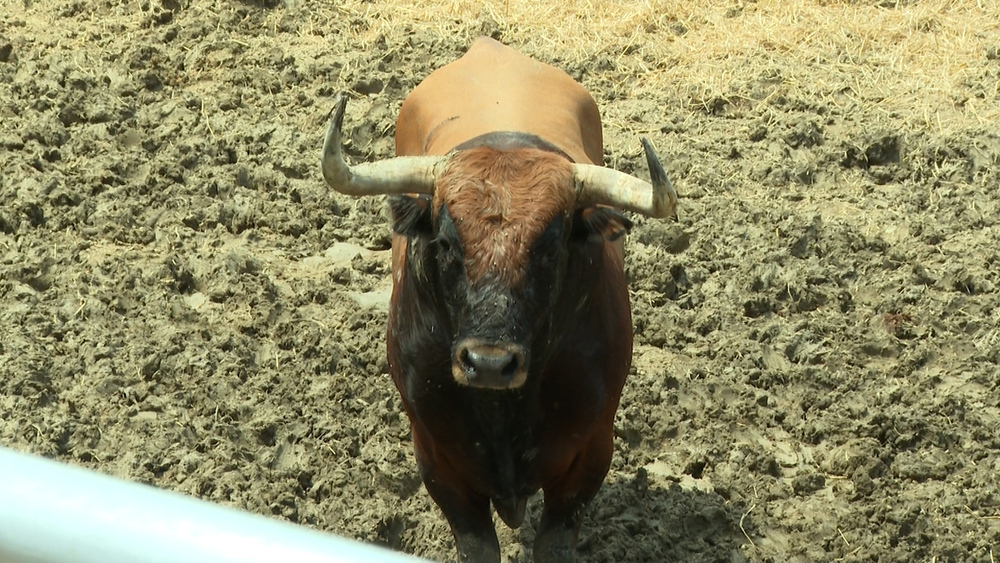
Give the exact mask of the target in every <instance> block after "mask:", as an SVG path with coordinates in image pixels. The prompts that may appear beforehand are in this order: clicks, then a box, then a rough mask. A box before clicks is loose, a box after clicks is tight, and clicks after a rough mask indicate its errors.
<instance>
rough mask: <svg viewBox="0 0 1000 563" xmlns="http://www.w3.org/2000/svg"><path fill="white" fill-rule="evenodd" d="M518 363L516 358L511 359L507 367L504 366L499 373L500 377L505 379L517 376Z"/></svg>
mask: <svg viewBox="0 0 1000 563" xmlns="http://www.w3.org/2000/svg"><path fill="white" fill-rule="evenodd" d="M519 363H520V362H518V361H517V356H513V357H511V359H510V361H509V362H507V365H505V366H504V367H503V369H502V370H501V371H500V375H502V376H504V377H505V378H507V379H510V378H512V377H514V376H515V375H517V369H518V367H519V366H518V364H519Z"/></svg>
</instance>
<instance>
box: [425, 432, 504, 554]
mask: <svg viewBox="0 0 1000 563" xmlns="http://www.w3.org/2000/svg"><path fill="white" fill-rule="evenodd" d="M416 457H417V467H418V468H419V469H420V476H421V478H422V479H423V481H424V486H425V487H426V488H427V492H428V493H430V495H431V498H432V499H434V502H435V503H436V504H437V505H438V507H440V508H441V512H443V513H444V517H445V518H446V519H447V520H448V524H449V525H450V526H451V533H452V534H453V535H454V536H455V547H456V548H457V549H458V558H459V560H460V561H467V562H470V563H499V561H500V542H499V541H498V540H497V532H496V528H494V527H493V514H492V513H491V512H490V499H489V497H487V496H484V495H481V494H477V493H476V492H475V491H473V490H471V489H469V488H468V487H467V486H465V485H464V483H463V481H462V480H461V479H460V478H459V477H458V476H457V475H456V474H455V473H454V472H453V471H452V470H451V468H450V466H448V464H447V463H434V462H433V461H431V460H429V459H427V458H426V457H425V456H422V455H421V454H420V451H419V448H418V450H417V456H416Z"/></svg>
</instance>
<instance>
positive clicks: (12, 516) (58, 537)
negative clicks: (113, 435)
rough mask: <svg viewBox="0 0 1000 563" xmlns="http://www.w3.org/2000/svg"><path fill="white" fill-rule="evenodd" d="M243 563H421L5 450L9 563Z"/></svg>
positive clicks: (0, 540)
mask: <svg viewBox="0 0 1000 563" xmlns="http://www.w3.org/2000/svg"><path fill="white" fill-rule="evenodd" d="M237 561H239V562H245V563H255V562H261V563H263V562H268V563H275V562H285V561H287V562H296V563H300V562H301V563H307V562H316V563H319V562H334V561H344V562H347V561H364V562H373V563H396V562H405V561H410V562H412V561H417V559H415V558H412V557H410V556H407V555H404V554H401V553H397V552H393V551H389V550H387V549H383V548H380V547H377V546H373V545H368V544H363V543H360V542H356V541H353V540H348V539H345V538H340V537H337V536H333V535H329V534H324V533H321V532H317V531H315V530H311V529H308V528H305V527H302V526H296V525H294V524H291V523H288V522H282V521H279V520H274V519H271V518H265V517H263V516H258V515H254V514H250V513H248V512H242V511H239V510H234V509H231V508H226V507H223V506H220V505H217V504H213V503H210V502H206V501H202V500H198V499H196V498H193V497H188V496H184V495H181V494H177V493H172V492H168V491H163V490H160V489H157V488H154V487H150V486H147V485H142V484H138V483H132V482H129V481H123V480H121V479H116V478H114V477H109V476H106V475H102V474H100V473H96V472H93V471H90V470H87V469H83V468H80V467H73V466H69V465H65V464H62V463H57V462H55V461H51V460H48V459H45V458H41V457H38V456H33V455H27V454H23V453H18V452H15V451H13V450H9V449H5V448H0V562H3V563H90V562H93V563H115V562H122V563H175V562H176V563H201V562H204V563H227V562H237Z"/></svg>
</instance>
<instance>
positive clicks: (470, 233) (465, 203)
mask: <svg viewBox="0 0 1000 563" xmlns="http://www.w3.org/2000/svg"><path fill="white" fill-rule="evenodd" d="M575 203H576V190H575V189H574V186H573V168H572V165H571V164H570V162H569V161H568V160H566V158H564V157H562V156H560V155H558V154H556V153H553V152H549V151H543V150H539V149H533V148H524V149H511V150H499V149H494V148H490V147H478V148H474V149H468V150H463V151H459V152H457V153H455V154H454V156H452V158H451V161H450V162H449V165H448V168H447V169H446V170H445V171H444V172H443V173H442V174H441V176H439V177H438V179H437V188H436V189H435V192H434V209H440V208H441V206H442V205H444V206H446V207H447V209H448V213H449V214H450V215H451V217H452V219H453V220H454V222H455V229H456V230H457V231H458V237H459V240H460V241H461V242H462V248H463V249H464V251H465V267H466V272H467V275H468V276H469V281H470V282H472V283H473V284H475V283H476V282H478V281H480V280H482V279H483V278H484V277H487V276H489V277H491V278H495V279H497V280H498V281H500V282H501V283H504V284H509V285H510V286H512V287H513V286H517V285H520V283H521V281H522V277H523V275H524V272H525V269H526V267H527V264H528V260H529V258H530V256H529V254H530V251H531V246H532V245H533V244H534V242H535V241H536V240H537V239H538V237H539V236H541V234H542V233H543V232H544V231H545V229H546V227H548V225H549V223H550V222H551V221H552V219H553V218H555V217H556V216H557V215H559V214H560V213H565V212H568V211H572V210H573V207H574V205H575Z"/></svg>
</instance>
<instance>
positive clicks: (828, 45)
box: [338, 0, 1000, 133]
mask: <svg viewBox="0 0 1000 563" xmlns="http://www.w3.org/2000/svg"><path fill="white" fill-rule="evenodd" d="M338 13H339V15H340V16H341V17H351V18H356V19H358V20H361V21H368V22H369V23H371V22H374V23H371V25H368V26H366V27H365V28H364V29H360V28H359V29H358V30H357V35H358V41H359V46H361V47H362V48H368V47H371V46H373V45H375V44H376V42H377V41H378V40H379V39H380V38H381V39H384V41H385V43H387V44H389V45H392V44H393V43H394V42H396V41H397V40H399V38H400V35H401V34H405V33H406V32H407V31H408V30H410V29H412V28H413V27H414V26H419V27H427V28H431V29H434V30H436V31H437V32H439V33H440V34H441V35H442V37H445V36H448V37H454V36H455V34H456V33H464V34H468V35H470V37H468V40H469V41H471V40H472V39H473V37H472V35H474V34H475V33H474V32H470V26H468V25H465V24H466V23H467V22H469V21H479V22H481V24H482V25H481V26H480V30H481V31H482V32H483V33H488V34H493V35H494V36H497V37H498V38H500V39H502V40H503V41H505V42H507V43H510V44H514V45H518V46H519V47H521V48H522V49H524V50H526V51H529V52H531V53H532V54H534V55H536V56H542V57H548V58H552V59H558V60H562V61H568V62H571V63H577V64H584V65H585V64H586V63H587V62H588V61H598V60H601V61H603V60H607V59H609V58H610V60H611V61H613V66H612V67H611V68H602V69H598V70H600V71H602V72H603V73H604V74H606V75H608V76H609V77H610V76H615V77H616V80H617V81H618V84H617V86H618V91H617V92H616V94H617V95H621V96H642V95H644V94H646V93H648V92H649V91H651V90H656V91H661V92H662V91H664V90H667V91H669V90H673V91H674V92H676V93H677V97H678V99H679V101H680V102H682V103H686V104H690V105H693V106H697V105H705V104H713V103H718V102H719V101H720V100H721V101H725V102H732V101H734V100H735V101H738V102H740V103H747V104H760V103H764V102H768V101H770V100H771V99H773V98H775V97H777V96H786V97H789V96H791V97H809V98H819V99H823V100H825V101H828V102H830V103H833V104H835V105H838V106H845V107H847V108H851V107H852V106H857V107H860V108H864V109H868V110H872V111H874V113H875V114H876V115H882V116H884V117H885V118H886V119H887V120H889V119H892V120H893V121H897V122H898V121H899V120H900V119H904V120H905V121H906V122H908V123H909V124H912V125H914V126H922V127H927V128H930V129H931V130H937V131H938V132H941V133H947V132H949V131H953V130H956V129H962V128H967V127H977V126H983V125H987V124H989V123H994V122H996V121H997V120H998V119H1000V86H998V84H1000V74H998V70H997V67H998V66H1000V63H998V60H997V59H998V49H1000V3H998V2H996V1H995V0H979V1H978V2H971V1H954V0H932V1H927V2H891V1H882V2H846V1H834V0H797V1H789V2H785V1H762V2H733V3H728V4H726V3H718V2H710V1H707V0H701V1H696V2H681V1H678V0H664V1H649V0H646V1H639V2H634V1H621V0H591V1H587V2H539V1H530V0H504V1H493V2H485V3H484V2H480V1H472V0H414V1H411V2H396V1H390V0H377V1H353V0H352V1H349V2H345V3H344V4H342V5H341V6H340V7H339V8H338ZM623 75H624V76H628V77H629V78H630V79H629V80H627V81H622V80H621V76H623ZM977 83H978V84H980V85H981V88H979V89H978V93H977V95H976V96H975V97H971V98H970V97H967V96H966V95H964V94H959V93H958V92H959V91H960V90H961V91H967V90H968V88H969V85H970V84H977Z"/></svg>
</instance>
